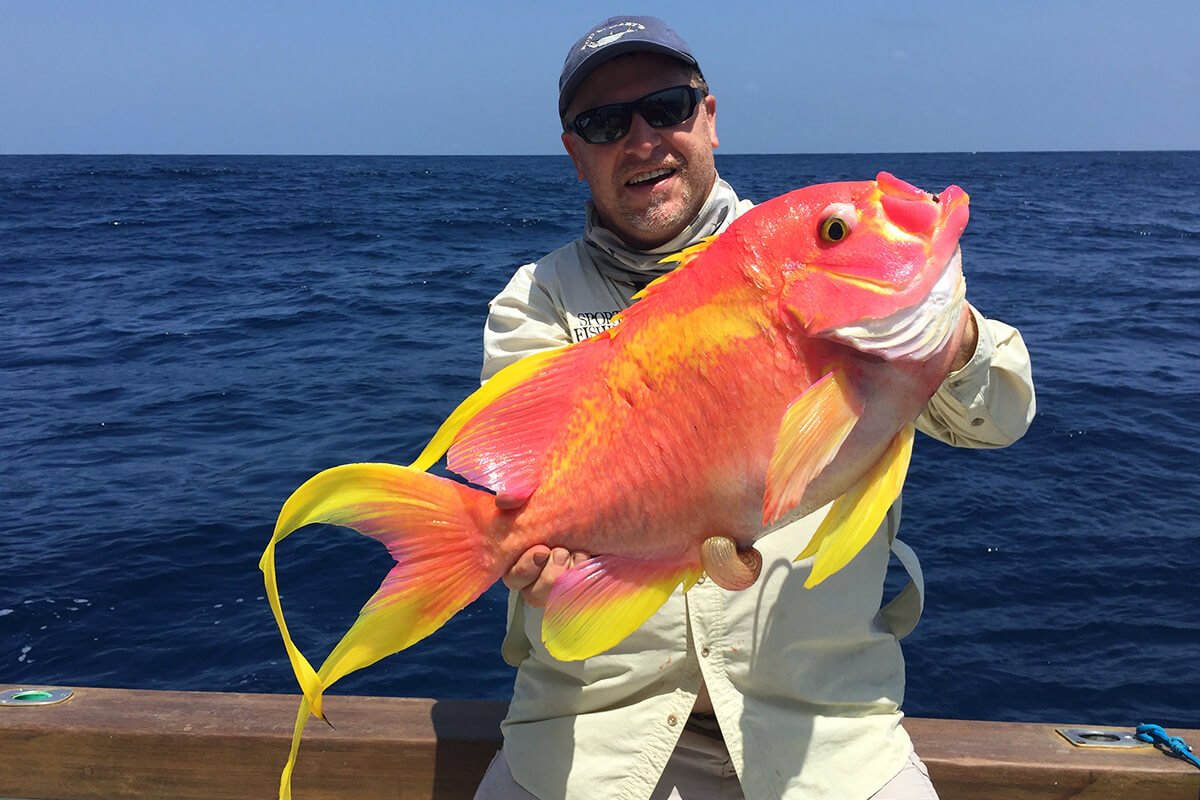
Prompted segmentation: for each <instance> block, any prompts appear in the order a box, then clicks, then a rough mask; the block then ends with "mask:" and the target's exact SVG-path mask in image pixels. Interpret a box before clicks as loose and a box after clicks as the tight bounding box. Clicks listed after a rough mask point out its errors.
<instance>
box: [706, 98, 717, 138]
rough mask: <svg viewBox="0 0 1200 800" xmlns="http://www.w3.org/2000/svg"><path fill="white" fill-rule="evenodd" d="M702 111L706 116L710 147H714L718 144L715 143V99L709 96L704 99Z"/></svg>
mask: <svg viewBox="0 0 1200 800" xmlns="http://www.w3.org/2000/svg"><path fill="white" fill-rule="evenodd" d="M704 111H705V113H706V114H708V133H709V137H710V138H711V139H712V146H713V147H716V146H718V145H719V144H720V142H718V141H717V98H715V97H713V96H712V95H711V94H710V95H709V96H708V97H706V98H704Z"/></svg>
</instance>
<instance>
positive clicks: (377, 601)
mask: <svg viewBox="0 0 1200 800" xmlns="http://www.w3.org/2000/svg"><path fill="white" fill-rule="evenodd" d="M967 216H968V213H967V195H966V194H965V193H964V192H963V191H962V190H961V189H959V188H958V187H957V186H951V187H949V188H948V189H946V190H945V191H943V192H941V193H940V194H938V195H930V194H928V193H926V192H923V191H921V190H920V189H917V188H916V187H914V186H911V185H909V184H907V183H904V182H903V181H900V180H898V179H896V178H895V177H893V176H891V175H889V174H887V173H881V174H880V175H879V176H878V177H877V178H876V179H875V180H874V181H861V182H852V183H832V184H824V185H819V186H810V187H808V188H804V189H799V190H796V191H794V192H791V193H789V194H786V195H783V196H782V197H778V198H776V199H774V200H771V201H769V202H766V203H763V204H762V205H759V206H757V207H755V208H753V209H751V210H750V211H748V212H746V213H745V214H744V215H743V216H741V217H740V218H738V219H737V220H736V221H735V222H734V223H733V224H732V225H731V226H730V227H729V228H728V230H726V231H725V232H724V233H723V234H721V235H720V236H718V237H715V238H712V239H709V240H706V241H704V242H702V243H701V244H698V245H696V246H694V247H691V248H689V249H687V250H685V251H683V252H682V253H679V254H678V255H676V256H673V257H672V258H673V260H675V261H678V262H679V266H678V267H677V268H676V269H675V270H674V271H673V272H671V273H670V274H669V275H666V276H665V277H663V278H661V279H659V280H657V281H655V282H654V283H652V284H651V285H650V286H649V287H647V288H646V289H645V290H644V291H643V292H642V293H641V295H639V300H638V302H637V303H635V304H634V305H633V306H632V307H630V308H629V309H628V310H627V311H625V312H624V313H623V314H622V315H621V317H620V319H619V324H617V325H616V326H615V327H613V328H612V329H610V330H608V331H606V332H604V333H601V334H599V335H597V336H594V337H592V338H590V339H588V340H586V341H583V342H579V343H578V344H574V345H570V346H568V347H564V348H561V349H558V350H553V351H550V352H545V353H540V354H537V355H532V356H529V357H528V358H525V359H523V360H522V361H520V362H518V363H516V364H514V365H512V366H510V367H508V368H507V369H505V370H503V371H501V372H500V373H498V374H497V375H496V376H495V377H494V378H493V379H492V380H491V381H489V382H488V383H487V384H486V385H485V386H483V388H481V389H479V390H478V391H477V392H475V393H474V394H472V395H471V396H470V397H468V398H467V399H466V401H464V402H463V403H462V405H460V406H459V407H458V408H457V409H456V410H455V411H454V412H453V413H452V414H451V415H450V417H449V418H448V419H447V420H446V421H445V422H444V423H443V424H442V426H441V428H440V429H439V430H438V431H437V433H436V434H435V435H434V437H433V439H432V441H431V442H430V443H429V445H428V446H427V447H426V448H425V450H424V452H422V453H421V455H420V456H419V457H418V458H417V460H416V461H415V462H413V464H412V465H410V466H407V467H402V466H395V465H391V464H348V465H344V466H340V467H334V468H333V469H329V470H326V471H324V472H322V473H320V474H318V475H316V476H315V477H313V478H311V479H310V480H309V481H307V482H306V483H305V484H304V485H302V486H301V487H300V488H299V489H297V490H296V492H295V493H294V494H293V495H292V496H291V497H290V498H288V500H287V502H286V503H285V504H284V506H283V509H282V511H281V512H280V514H279V519H278V522H277V523H276V526H275V533H274V536H273V537H272V539H271V542H270V544H269V545H268V546H267V549H266V552H265V553H263V557H262V561H261V563H260V566H261V568H262V570H263V573H264V576H265V580H266V587H267V593H268V597H269V600H270V605H271V609H272V611H273V612H274V614H275V619H276V621H277V622H278V624H279V628H280V631H281V632H282V634H283V641H284V645H285V647H286V649H287V653H288V656H289V658H290V659H291V662H292V667H293V668H294V669H295V672H296V676H297V678H298V680H299V683H300V686H301V688H302V689H303V691H304V700H303V702H302V703H301V708H300V712H299V716H298V718H297V721H296V731H295V736H294V738H293V742H292V753H291V756H290V758H289V761H288V764H287V767H286V768H285V771H284V775H283V777H282V780H281V789H280V796H281V797H288V796H290V788H289V784H290V774H291V769H292V766H293V764H294V761H295V756H296V748H297V747H298V746H299V741H300V735H301V732H302V731H303V728H304V724H305V722H306V721H307V718H308V714H309V712H312V713H314V714H316V715H317V716H320V717H322V718H324V715H323V712H322V708H321V698H322V693H323V692H324V690H325V689H327V688H328V687H329V686H330V685H332V684H333V683H334V682H335V681H337V680H338V679H339V678H341V677H343V676H344V675H347V674H348V673H350V672H353V671H355V670H357V669H360V668H362V667H365V666H368V665H369V664H372V663H374V662H376V661H378V660H379V659H381V658H383V657H384V656H387V655H390V654H392V653H395V652H398V651H400V650H403V649H404V648H406V647H409V646H410V645H412V644H414V643H416V642H418V641H420V640H421V639H423V638H424V637H426V636H428V635H429V634H431V633H433V632H434V631H435V630H437V629H438V628H439V627H440V626H441V625H442V624H443V623H444V622H445V621H446V620H448V619H449V618H450V617H451V616H453V615H454V614H455V613H457V612H458V611H459V610H460V609H462V608H463V607H464V606H466V605H467V604H468V603H470V602H471V601H472V600H474V599H475V598H477V597H478V596H479V595H480V594H482V593H483V592H484V590H486V589H487V588H488V587H489V586H491V585H492V584H493V583H494V582H495V581H496V580H497V579H499V578H500V577H501V576H502V575H504V574H505V572H507V571H508V570H509V568H511V567H512V565H513V564H514V563H515V562H516V560H517V558H518V556H519V555H520V554H521V553H523V552H524V551H525V550H526V549H528V548H529V547H531V546H533V545H536V544H546V545H550V546H561V547H565V548H567V549H569V550H572V551H583V552H587V553H591V554H594V555H593V556H592V558H590V559H589V560H588V561H586V562H584V563H583V564H580V565H578V566H576V567H574V568H572V569H571V570H569V571H568V572H566V573H565V574H564V575H563V576H562V577H561V578H559V580H558V581H557V582H556V583H555V585H554V588H553V590H552V592H551V594H550V598H549V602H548V605H547V607H546V611H545V615H544V622H543V626H542V636H543V639H544V641H545V644H546V649H547V650H548V651H549V652H550V653H551V654H552V655H554V656H555V657H556V658H560V659H565V660H574V659H582V658H587V657H589V656H592V655H595V654H597V653H600V652H602V651H604V650H606V649H608V648H610V647H612V646H613V645H615V644H617V643H618V642H620V641H621V640H622V639H624V638H625V637H626V636H627V635H629V634H630V633H631V632H633V631H634V630H635V629H636V628H637V627H638V626H640V625H641V624H642V623H643V622H645V621H646V619H648V618H649V617H650V616H651V615H652V614H653V613H654V612H655V611H656V610H657V609H658V608H659V607H660V606H661V605H662V604H663V603H664V602H665V601H666V599H667V597H668V596H669V595H670V594H671V593H672V592H674V591H675V590H676V589H678V588H680V587H682V588H683V590H684V591H687V589H688V588H690V587H691V586H692V584H694V583H695V582H696V580H697V579H698V578H699V577H700V576H701V574H703V573H707V574H708V575H709V576H710V577H711V578H712V579H713V580H714V581H716V582H717V583H718V584H720V585H721V586H723V587H725V588H728V589H742V588H745V587H747V586H749V585H750V584H751V583H753V582H754V580H755V579H756V577H757V574H758V569H759V565H760V563H761V559H759V558H758V556H757V553H756V551H755V550H754V548H753V544H754V542H755V540H757V539H758V538H760V537H762V536H764V535H766V534H768V533H770V532H771V531H772V530H773V529H775V528H777V527H779V526H780V525H782V524H784V523H787V522H789V521H791V520H794V519H797V518H799V517H801V516H803V515H805V514H808V513H810V512H812V511H814V510H816V509H818V508H820V507H822V506H824V505H826V504H827V503H829V502H830V501H835V502H834V503H833V505H832V507H831V510H830V511H829V512H828V514H827V516H826V517H825V520H824V522H823V523H822V525H821V526H820V528H819V529H818V530H817V532H816V534H815V535H814V537H813V539H812V541H811V543H810V544H809V545H808V546H807V547H806V548H805V550H804V552H802V553H800V554H799V555H798V557H797V560H801V559H806V558H812V559H813V561H812V567H811V572H810V574H809V576H808V578H807V581H806V583H805V585H806V586H810V587H811V586H815V585H817V584H818V583H820V582H821V581H822V580H824V579H825V578H826V577H828V576H829V575H831V574H832V573H834V572H836V571H837V570H838V569H840V568H841V567H843V566H845V565H846V564H847V563H849V561H850V560H851V559H852V558H853V557H854V556H855V555H856V554H857V553H858V551H859V550H860V549H861V548H862V547H863V546H864V545H865V544H866V542H867V541H868V540H869V539H870V538H871V536H872V535H873V534H874V532H875V530H876V529H877V528H878V526H879V524H880V522H881V521H882V519H883V517H884V515H885V513H886V512H887V509H888V507H889V506H890V505H891V504H892V502H893V501H894V500H895V499H896V497H897V495H898V494H899V493H900V487H901V485H902V483H903V480H904V475H905V472H906V471H907V469H908V459H909V454H910V452H911V447H912V440H913V430H914V428H913V422H914V420H915V419H916V417H917V416H918V414H919V413H920V412H921V409H922V408H923V407H924V405H925V403H926V402H927V401H928V400H929V398H930V397H931V396H932V395H933V393H934V391H935V390H936V389H937V387H938V385H939V384H940V383H941V382H942V380H943V378H944V377H945V376H946V374H947V373H948V372H949V370H950V364H951V362H952V360H953V358H954V356H955V353H956V350H957V347H958V331H959V326H960V320H961V317H962V315H963V314H965V313H967V309H966V305H965V303H964V293H965V285H964V282H963V277H962V267H961V262H960V259H959V256H958V239H959V236H960V235H961V234H962V231H963V228H964V227H965V226H966V224H967ZM443 454H446V460H447V466H448V467H449V469H451V470H453V471H454V472H456V473H458V474H459V475H461V476H462V477H463V478H465V479H466V480H467V481H469V482H470V483H471V484H475V485H477V486H481V487H484V489H479V488H473V487H472V486H468V485H465V484H461V483H456V482H453V481H450V480H446V479H444V478H440V477H436V476H433V475H429V474H427V473H426V472H425V470H426V469H428V468H429V467H430V466H432V465H433V464H434V463H435V462H436V461H437V460H438V459H440V458H441V456H442V455H443ZM485 489H486V490H490V491H485ZM318 522H319V523H329V524H333V525H341V526H345V527H348V528H353V529H354V530H356V531H358V532H360V533H363V534H365V535H367V536H370V537H372V538H375V539H378V540H379V541H381V542H383V543H384V545H386V546H387V548H388V550H389V551H390V552H391V554H392V556H393V557H394V558H395V560H396V565H395V566H394V567H393V568H392V570H391V572H389V573H388V575H387V577H386V578H385V579H384V581H383V584H382V585H381V586H380V587H379V590H378V591H377V592H376V593H375V594H374V596H373V597H371V598H370V600H368V601H367V603H366V605H365V606H363V608H362V610H361V612H360V614H359V617H358V620H357V621H356V622H355V623H354V625H353V626H352V627H351V628H350V630H349V631H348V632H347V633H346V635H345V636H344V637H343V639H342V640H341V642H339V643H338V645H337V646H336V647H335V648H334V649H333V651H332V652H331V653H330V654H329V656H328V658H326V660H325V662H324V664H322V666H321V668H320V670H314V669H313V668H312V666H311V665H310V664H309V662H308V660H307V659H306V658H305V657H304V656H303V655H302V654H301V653H300V651H299V650H298V649H297V647H296V645H295V644H294V643H293V642H292V639H291V636H290V634H289V633H288V629H287V626H286V624H285V623H284V619H283V612H282V610H281V607H280V603H279V592H278V589H277V585H276V579H275V563H274V562H275V545H276V544H277V543H278V542H279V541H280V540H282V539H283V538H284V537H285V536H287V535H288V534H289V533H291V532H292V531H294V530H296V529H297V528H300V527H302V526H304V525H308V524H310V523H318Z"/></svg>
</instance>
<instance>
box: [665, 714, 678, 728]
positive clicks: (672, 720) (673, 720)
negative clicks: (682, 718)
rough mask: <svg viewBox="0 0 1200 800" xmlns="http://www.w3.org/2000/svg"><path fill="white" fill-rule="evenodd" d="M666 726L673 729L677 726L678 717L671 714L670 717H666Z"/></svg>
mask: <svg viewBox="0 0 1200 800" xmlns="http://www.w3.org/2000/svg"><path fill="white" fill-rule="evenodd" d="M667 724H668V725H670V726H671V727H672V728H674V727H675V726H676V725H678V724H679V717H677V716H675V715H674V714H672V715H671V716H669V717H667Z"/></svg>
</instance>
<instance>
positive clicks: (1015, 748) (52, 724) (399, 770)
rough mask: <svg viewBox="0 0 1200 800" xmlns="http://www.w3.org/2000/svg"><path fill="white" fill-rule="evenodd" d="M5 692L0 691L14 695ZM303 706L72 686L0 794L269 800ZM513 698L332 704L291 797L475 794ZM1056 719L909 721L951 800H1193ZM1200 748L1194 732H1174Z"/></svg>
mask: <svg viewBox="0 0 1200 800" xmlns="http://www.w3.org/2000/svg"><path fill="white" fill-rule="evenodd" d="M16 688H21V687H16V686H0V691H4V690H7V689H16ZM297 705H298V698H297V697H295V696H290V695H264V694H223V693H209V692H163V691H133V690H121V689H89V688H78V687H76V688H74V694H73V695H72V696H71V698H70V699H68V700H67V701H65V702H63V703H59V704H56V705H46V706H28V707H24V706H23V707H8V706H0V798H20V800H93V799H94V800H100V799H101V798H103V800H119V799H120V798H139V799H140V798H163V799H164V800H192V798H195V799H196V800H226V798H256V799H258V798H261V799H263V800H270V798H273V797H275V796H276V793H277V791H278V781H279V772H280V769H281V767H282V766H283V762H284V760H285V758H286V756H287V751H288V746H289V743H290V739H291V733H292V724H293V722H294V721H295V717H296V709H297ZM504 709H505V705H504V703H500V702H495V701H482V700H479V701H476V700H425V699H411V698H389V697H343V696H327V698H326V710H327V713H328V716H329V719H330V721H331V722H332V723H333V724H334V725H336V726H337V730H332V729H330V728H328V727H326V726H325V725H323V724H321V723H320V722H319V721H316V720H314V721H313V722H312V723H311V724H310V725H309V726H308V730H307V731H306V733H305V737H304V742H303V744H302V745H301V749H300V760H299V766H298V767H297V769H296V775H295V781H294V796H295V798H296V800H319V799H321V798H328V799H329V800H333V799H334V798H337V800H381V799H383V798H386V799H387V800H470V798H471V796H472V795H473V793H474V791H475V786H476V784H477V783H478V781H479V778H480V777H481V776H482V774H483V771H484V769H485V768H486V767H487V764H488V762H489V761H490V760H491V758H492V756H493V755H494V754H495V752H496V750H497V749H498V748H499V746H500V720H501V718H502V717H503V715H504ZM1054 727H1055V726H1053V725H1041V724H1032V723H1014V722H968V721H961V720H940V719H913V718H909V719H907V720H906V721H905V728H906V729H907V730H908V732H909V734H910V735H911V736H912V738H913V740H914V742H915V743H916V746H917V750H918V752H919V753H920V754H921V756H922V758H923V759H924V760H925V762H926V763H927V764H928V765H929V770H930V775H931V777H932V779H933V782H934V785H935V786H936V787H937V789H938V792H939V794H940V795H941V797H942V800H1066V798H1088V799H1089V800H1102V799H1108V798H1111V800H1141V799H1142V798H1145V800H1197V799H1198V798H1200V769H1197V768H1196V767H1194V766H1191V765H1190V764H1187V763H1185V762H1183V761H1180V760H1178V759H1174V758H1169V757H1167V756H1166V755H1163V754H1162V753H1159V752H1158V751H1156V750H1155V749H1153V748H1152V747H1145V748H1137V749H1133V750H1123V751H1117V750H1097V749H1085V748H1077V747H1074V746H1072V745H1071V744H1069V743H1068V742H1067V741H1066V740H1065V739H1063V738H1062V737H1061V736H1060V735H1058V734H1057V733H1056V732H1055V731H1054ZM1170 732H1171V733H1172V734H1174V735H1178V736H1183V737H1184V738H1186V739H1187V740H1188V741H1189V742H1192V743H1196V744H1200V731H1195V730H1172V731H1170Z"/></svg>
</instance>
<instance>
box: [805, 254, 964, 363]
mask: <svg viewBox="0 0 1200 800" xmlns="http://www.w3.org/2000/svg"><path fill="white" fill-rule="evenodd" d="M966 294H967V284H966V281H964V280H963V274H962V253H961V251H959V250H958V248H955V250H954V255H952V256H951V257H950V261H949V262H947V264H946V267H945V268H944V269H943V270H942V274H941V277H939V278H938V281H937V283H936V284H934V286H933V289H932V290H931V291H930V292H929V294H928V295H926V297H925V299H923V300H922V301H921V302H920V303H918V304H916V305H915V306H910V307H909V308H902V309H900V310H899V311H896V312H895V313H893V314H889V315H888V316H886V317H883V318H882V319H865V320H859V321H858V322H855V323H853V324H851V325H843V326H842V327H840V328H834V329H833V330H831V331H830V332H829V333H827V334H826V336H827V337H828V338H830V339H833V340H834V341H838V342H843V343H844V344H848V345H850V346H851V347H853V348H854V349H855V350H859V351H861V352H864V353H870V354H872V355H877V356H880V357H881V358H884V359H887V360H888V361H895V360H916V361H920V360H922V359H926V358H928V357H929V356H931V355H933V354H934V353H936V352H937V351H938V350H940V349H941V348H942V347H944V346H945V345H946V343H947V342H948V341H950V338H951V337H952V336H953V335H954V331H955V329H956V328H957V326H958V320H959V317H960V316H961V315H962V306H963V301H964V300H965V299H966Z"/></svg>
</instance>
